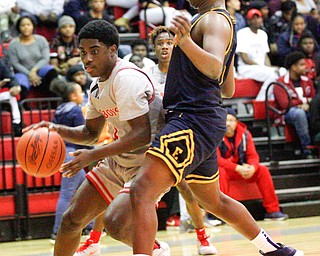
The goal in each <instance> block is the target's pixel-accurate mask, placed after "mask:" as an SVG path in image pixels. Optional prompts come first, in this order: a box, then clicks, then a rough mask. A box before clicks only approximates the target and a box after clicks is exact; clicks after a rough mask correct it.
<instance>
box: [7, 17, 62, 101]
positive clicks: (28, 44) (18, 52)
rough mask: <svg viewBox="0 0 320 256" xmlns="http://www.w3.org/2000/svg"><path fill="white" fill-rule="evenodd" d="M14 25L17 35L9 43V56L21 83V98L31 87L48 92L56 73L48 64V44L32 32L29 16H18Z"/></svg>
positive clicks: (32, 22) (32, 27)
mask: <svg viewBox="0 0 320 256" xmlns="http://www.w3.org/2000/svg"><path fill="white" fill-rule="evenodd" d="M16 27H17V31H18V32H19V36H18V37H16V38H14V39H13V40H12V41H11V42H10V44H9V58H10V62H11V65H12V66H13V68H14V72H15V77H16V78H17V80H18V83H19V84H20V85H21V89H22V91H21V98H22V99H24V98H26V97H27V94H28V91H29V90H30V88H31V87H34V88H37V90H41V91H42V92H44V93H49V86H50V83H51V81H52V80H53V79H54V78H56V77H57V75H58V74H57V71H56V70H55V69H54V67H53V66H52V65H49V58H50V51H49V44H48V42H47V40H46V39H45V38H44V37H43V36H40V35H35V34H33V32H34V30H35V23H34V20H33V19H32V18H31V17H29V16H22V17H20V18H19V20H18V21H17V25H16Z"/></svg>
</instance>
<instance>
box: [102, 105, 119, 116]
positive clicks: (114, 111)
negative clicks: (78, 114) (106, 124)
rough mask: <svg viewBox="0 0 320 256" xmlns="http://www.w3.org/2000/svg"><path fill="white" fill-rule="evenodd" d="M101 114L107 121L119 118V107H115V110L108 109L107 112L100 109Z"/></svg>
mask: <svg viewBox="0 0 320 256" xmlns="http://www.w3.org/2000/svg"><path fill="white" fill-rule="evenodd" d="M99 112H100V113H102V114H103V116H104V117H105V118H106V119H107V118H109V117H113V116H117V115H118V113H119V110H118V108H117V107H115V108H108V109H105V110H102V109H100V110H99Z"/></svg>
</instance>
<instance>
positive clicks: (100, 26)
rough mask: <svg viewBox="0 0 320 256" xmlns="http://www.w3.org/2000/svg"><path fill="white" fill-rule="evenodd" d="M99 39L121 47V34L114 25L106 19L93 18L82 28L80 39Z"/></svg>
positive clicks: (109, 44)
mask: <svg viewBox="0 0 320 256" xmlns="http://www.w3.org/2000/svg"><path fill="white" fill-rule="evenodd" d="M81 39H97V40H98V41H99V42H102V43H104V44H105V45H107V46H111V45H116V46H117V48H118V47H119V41H120V40H119V34H118V31H117V29H116V27H115V26H114V25H112V24H111V23H109V22H107V21H105V20H93V21H90V22H88V23H87V24H86V25H85V26H84V27H83V28H81V30H80V32H79V34H78V40H79V42H80V40H81Z"/></svg>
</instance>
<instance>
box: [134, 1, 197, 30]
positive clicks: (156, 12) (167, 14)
mask: <svg viewBox="0 0 320 256" xmlns="http://www.w3.org/2000/svg"><path fill="white" fill-rule="evenodd" d="M149 2H151V3H149ZM139 3H140V10H141V11H140V20H143V21H145V20H146V21H147V22H148V23H152V24H154V25H160V24H163V25H165V26H167V27H168V26H170V25H171V20H172V18H173V17H174V16H175V15H177V14H179V13H184V14H185V15H186V16H187V17H188V18H190V19H191V14H190V13H189V12H188V11H186V10H176V9H175V8H173V7H170V6H169V1H149V0H139ZM146 8H147V9H146Z"/></svg>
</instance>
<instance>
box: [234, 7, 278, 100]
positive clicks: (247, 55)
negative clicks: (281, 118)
mask: <svg viewBox="0 0 320 256" xmlns="http://www.w3.org/2000/svg"><path fill="white" fill-rule="evenodd" d="M247 22H248V27H245V28H243V29H240V30H239V31H238V32H237V48H236V53H237V55H238V57H239V58H238V74H239V76H240V77H243V78H251V79H254V80H256V81H259V82H263V85H262V87H261V90H260V92H259V94H258V95H257V98H256V99H257V100H264V99H265V90H266V88H267V86H268V85H269V84H270V83H271V82H273V81H275V80H276V79H277V78H278V77H279V74H278V70H279V68H278V67H273V66H271V64H270V60H269V57H268V52H269V51H270V49H269V45H268V35H267V33H266V32H264V31H263V30H262V29H260V28H261V26H262V23H263V20H262V13H261V12H260V11H259V10H257V9H251V10H249V11H248V13H247ZM269 96H270V97H272V92H271V90H270V95H269ZM270 97H269V99H270Z"/></svg>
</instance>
